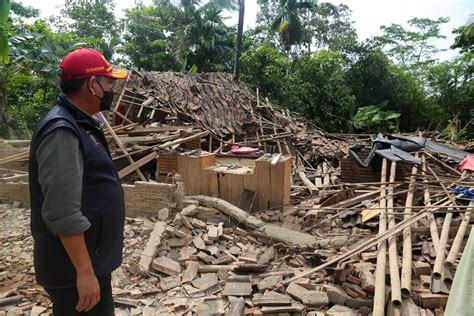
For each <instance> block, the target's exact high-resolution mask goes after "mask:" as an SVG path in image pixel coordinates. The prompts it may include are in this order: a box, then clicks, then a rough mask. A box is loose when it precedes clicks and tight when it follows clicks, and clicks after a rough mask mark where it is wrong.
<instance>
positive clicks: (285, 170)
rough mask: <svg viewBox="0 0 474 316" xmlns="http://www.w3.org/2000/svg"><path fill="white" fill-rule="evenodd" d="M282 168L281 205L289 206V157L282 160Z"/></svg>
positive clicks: (290, 182)
mask: <svg viewBox="0 0 474 316" xmlns="http://www.w3.org/2000/svg"><path fill="white" fill-rule="evenodd" d="M284 159H285V161H284V167H283V205H288V204H290V193H291V184H292V182H293V181H292V179H291V161H292V159H291V157H285V158H284Z"/></svg>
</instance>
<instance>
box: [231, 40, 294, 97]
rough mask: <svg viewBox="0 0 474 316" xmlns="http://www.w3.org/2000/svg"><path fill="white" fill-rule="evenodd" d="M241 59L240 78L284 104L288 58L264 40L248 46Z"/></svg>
mask: <svg viewBox="0 0 474 316" xmlns="http://www.w3.org/2000/svg"><path fill="white" fill-rule="evenodd" d="M247 44H248V42H247ZM241 61H242V73H241V76H240V79H241V80H242V81H243V82H245V83H247V84H248V85H249V86H250V87H251V88H252V89H257V88H258V89H259V90H260V92H261V93H262V94H263V95H265V96H267V97H268V98H269V99H270V100H271V101H273V102H277V103H280V104H282V105H284V103H283V102H282V101H283V100H284V99H285V95H284V87H285V71H286V69H287V67H288V66H289V65H290V62H289V60H288V58H287V57H286V56H285V55H283V54H282V53H281V52H280V51H279V50H278V49H277V48H276V47H275V46H274V45H272V44H271V43H269V42H264V43H263V44H262V45H259V44H256V45H251V46H250V47H248V48H247V49H246V50H245V52H244V53H243V54H242V57H241Z"/></svg>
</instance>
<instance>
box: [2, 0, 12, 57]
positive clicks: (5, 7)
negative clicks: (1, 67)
mask: <svg viewBox="0 0 474 316" xmlns="http://www.w3.org/2000/svg"><path fill="white" fill-rule="evenodd" d="M11 5H12V4H11V1H10V0H0V59H1V62H2V63H3V64H8V63H9V62H10V55H9V46H8V31H7V27H8V15H9V14H10V8H11Z"/></svg>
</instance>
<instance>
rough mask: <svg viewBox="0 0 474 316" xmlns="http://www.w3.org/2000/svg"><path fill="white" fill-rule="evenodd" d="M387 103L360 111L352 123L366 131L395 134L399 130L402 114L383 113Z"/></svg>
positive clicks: (366, 107) (370, 106) (369, 106)
mask: <svg viewBox="0 0 474 316" xmlns="http://www.w3.org/2000/svg"><path fill="white" fill-rule="evenodd" d="M386 106H387V101H385V102H382V103H380V104H377V105H368V106H364V107H361V108H359V109H358V111H357V114H356V115H354V116H353V117H352V123H353V124H354V126H355V127H356V128H364V130H365V131H369V130H370V131H373V132H379V131H380V132H388V131H390V132H394V131H396V130H397V126H396V125H397V123H398V119H399V118H400V113H395V112H393V111H383V108H384V107H386Z"/></svg>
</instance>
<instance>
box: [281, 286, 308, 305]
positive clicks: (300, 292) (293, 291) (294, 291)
mask: <svg viewBox="0 0 474 316" xmlns="http://www.w3.org/2000/svg"><path fill="white" fill-rule="evenodd" d="M306 292H309V291H308V290H307V289H305V288H304V287H302V286H299V285H298V284H296V283H290V285H288V287H287V288H286V293H287V294H289V295H291V296H292V297H293V298H294V299H297V300H299V301H301V302H302V301H303V297H304V295H305V293H306Z"/></svg>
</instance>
